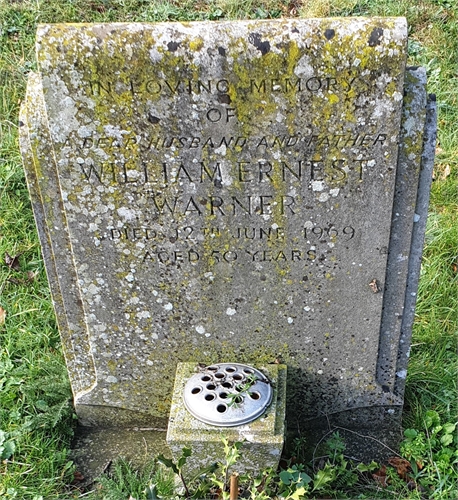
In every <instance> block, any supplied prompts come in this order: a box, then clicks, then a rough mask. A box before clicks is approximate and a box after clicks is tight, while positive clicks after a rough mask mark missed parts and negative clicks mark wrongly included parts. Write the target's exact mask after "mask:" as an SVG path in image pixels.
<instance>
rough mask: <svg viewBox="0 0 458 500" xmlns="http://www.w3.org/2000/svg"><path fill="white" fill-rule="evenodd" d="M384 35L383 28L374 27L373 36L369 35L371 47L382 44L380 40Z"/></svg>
mask: <svg viewBox="0 0 458 500" xmlns="http://www.w3.org/2000/svg"><path fill="white" fill-rule="evenodd" d="M382 36H383V28H374V29H373V30H372V33H371V36H370V37H369V47H375V46H376V45H380V40H381V39H382Z"/></svg>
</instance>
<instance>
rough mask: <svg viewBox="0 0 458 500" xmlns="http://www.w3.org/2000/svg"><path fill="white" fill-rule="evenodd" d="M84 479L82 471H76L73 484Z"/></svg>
mask: <svg viewBox="0 0 458 500" xmlns="http://www.w3.org/2000/svg"><path fill="white" fill-rule="evenodd" d="M83 480H84V476H83V474H81V472H78V471H75V473H74V474H73V484H75V483H80V482H81V481H83Z"/></svg>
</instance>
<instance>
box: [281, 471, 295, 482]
mask: <svg viewBox="0 0 458 500" xmlns="http://www.w3.org/2000/svg"><path fill="white" fill-rule="evenodd" d="M279 476H280V480H281V482H282V483H283V484H286V485H289V484H291V480H292V479H293V475H292V474H291V472H289V471H287V470H282V471H281V472H280V474H279Z"/></svg>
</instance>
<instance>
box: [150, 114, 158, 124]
mask: <svg viewBox="0 0 458 500" xmlns="http://www.w3.org/2000/svg"><path fill="white" fill-rule="evenodd" d="M148 121H149V122H150V123H152V124H153V125H156V124H157V123H159V122H160V121H161V119H160V118H158V117H157V116H154V115H153V114H151V113H148Z"/></svg>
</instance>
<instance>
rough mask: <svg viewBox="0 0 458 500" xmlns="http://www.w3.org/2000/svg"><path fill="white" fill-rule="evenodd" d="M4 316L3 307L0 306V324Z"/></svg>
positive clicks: (3, 320)
mask: <svg viewBox="0 0 458 500" xmlns="http://www.w3.org/2000/svg"><path fill="white" fill-rule="evenodd" d="M5 318H6V311H5V309H3V307H0V325H3V323H4V322H5Z"/></svg>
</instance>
